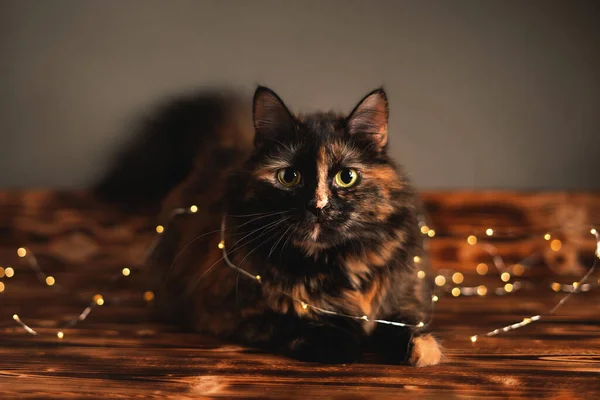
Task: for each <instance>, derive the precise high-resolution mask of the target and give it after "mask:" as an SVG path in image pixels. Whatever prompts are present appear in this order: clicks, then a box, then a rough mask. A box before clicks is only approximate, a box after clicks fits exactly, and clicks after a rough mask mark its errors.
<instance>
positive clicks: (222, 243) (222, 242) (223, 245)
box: [217, 240, 225, 250]
mask: <svg viewBox="0 0 600 400" xmlns="http://www.w3.org/2000/svg"><path fill="white" fill-rule="evenodd" d="M217 247H218V248H219V249H221V250H223V249H224V248H225V242H224V241H222V240H221V241H220V242H219V244H217Z"/></svg>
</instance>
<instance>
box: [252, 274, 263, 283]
mask: <svg viewBox="0 0 600 400" xmlns="http://www.w3.org/2000/svg"><path fill="white" fill-rule="evenodd" d="M254 279H256V280H257V281H258V282H260V280H261V279H262V278H261V277H260V275H256V276H255V277H254Z"/></svg>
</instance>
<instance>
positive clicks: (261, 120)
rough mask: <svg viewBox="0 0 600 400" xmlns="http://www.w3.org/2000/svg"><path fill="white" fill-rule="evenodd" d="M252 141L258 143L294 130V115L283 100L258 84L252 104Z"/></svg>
mask: <svg viewBox="0 0 600 400" xmlns="http://www.w3.org/2000/svg"><path fill="white" fill-rule="evenodd" d="M252 118H253V120H254V131H255V136H254V143H255V144H260V143H262V142H264V141H265V140H268V139H275V138H276V137H278V136H279V135H281V134H285V133H288V134H289V133H291V132H292V131H293V130H294V117H292V114H291V113H290V111H289V110H288V108H287V107H286V106H285V104H284V103H283V101H282V100H281V99H280V98H279V96H277V95H276V94H275V92H274V91H272V90H271V89H269V88H266V87H264V86H259V87H258V88H257V89H256V92H254V101H253V104H252Z"/></svg>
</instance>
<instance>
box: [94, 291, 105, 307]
mask: <svg viewBox="0 0 600 400" xmlns="http://www.w3.org/2000/svg"><path fill="white" fill-rule="evenodd" d="M93 300H94V303H96V304H98V305H99V306H101V305H103V304H104V297H102V295H101V294H96V295H95V296H94V297H93Z"/></svg>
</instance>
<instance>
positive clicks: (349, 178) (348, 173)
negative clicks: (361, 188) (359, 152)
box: [335, 168, 358, 188]
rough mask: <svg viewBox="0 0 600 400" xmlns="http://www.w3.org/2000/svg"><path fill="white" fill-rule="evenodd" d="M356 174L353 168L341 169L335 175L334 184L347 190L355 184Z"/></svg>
mask: <svg viewBox="0 0 600 400" xmlns="http://www.w3.org/2000/svg"><path fill="white" fill-rule="evenodd" d="M357 179H358V173H357V172H356V170H355V169H354V168H343V169H341V170H339V171H338V173H337V174H335V183H336V185H338V186H339V187H343V188H349V187H350V186H353V185H354V184H355V183H356V180H357Z"/></svg>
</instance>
